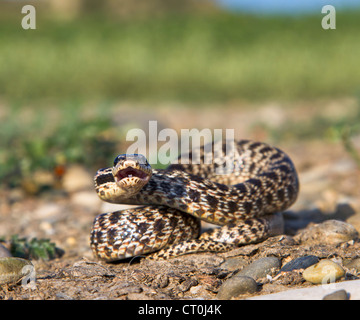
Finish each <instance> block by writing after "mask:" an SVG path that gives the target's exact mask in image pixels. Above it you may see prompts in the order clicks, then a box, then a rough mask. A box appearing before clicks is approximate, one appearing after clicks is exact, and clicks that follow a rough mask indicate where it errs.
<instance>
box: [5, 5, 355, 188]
mask: <svg viewBox="0 0 360 320" xmlns="http://www.w3.org/2000/svg"><path fill="white" fill-rule="evenodd" d="M26 4H32V5H34V6H35V8H36V25H37V28H36V30H24V29H22V27H21V20H22V18H23V17H24V14H22V13H21V8H22V7H23V6H24V5H26ZM0 6H1V11H0V121H1V123H0V126H1V127H0V179H1V181H2V182H3V183H5V184H8V185H9V184H10V185H12V184H17V183H18V182H17V179H14V176H17V177H26V176H29V175H31V174H32V173H33V172H34V171H36V170H37V169H38V168H42V169H46V170H57V171H59V172H60V173H59V174H61V168H60V169H59V167H61V166H66V165H68V164H71V163H82V164H85V165H86V166H87V167H89V168H92V169H93V168H96V167H98V166H101V164H102V165H105V164H108V163H109V159H111V158H112V157H113V154H114V152H116V150H117V149H118V148H119V143H121V141H122V140H123V139H124V134H125V131H126V129H127V127H126V125H124V126H119V125H115V124H114V122H113V114H114V107H113V106H114V105H116V104H118V103H119V102H126V103H128V104H130V105H131V104H134V105H136V104H139V103H140V104H141V105H142V106H145V107H146V106H149V108H156V105H157V104H162V105H164V103H167V102H174V101H175V102H177V104H174V103H169V108H176V107H179V106H191V107H192V108H194V107H195V106H196V107H198V108H206V107H207V106H208V105H210V106H211V105H213V104H216V105H217V106H221V105H226V104H229V103H231V104H232V105H236V104H237V102H238V101H241V102H243V101H247V102H249V103H254V102H255V103H257V104H261V103H263V102H265V101H274V100H275V101H283V102H284V101H285V102H286V103H289V104H291V103H293V102H294V101H299V100H301V101H303V100H316V101H318V100H319V99H320V100H321V99H341V98H344V97H345V98H349V97H350V98H352V99H355V100H356V101H357V100H358V97H359V93H360V63H359V57H360V41H359V31H360V11H356V10H351V11H339V12H337V15H336V23H337V29H336V30H323V29H322V28H321V19H322V18H323V14H321V12H320V11H318V12H317V13H314V14H311V15H251V14H244V13H241V12H234V11H228V10H225V9H223V8H221V7H219V6H218V5H217V4H216V3H214V2H211V1H206V0H202V1H200V0H182V1H178V0H146V1H145V0H141V1H133V0H121V1H115V0H104V1H98V0H92V1H90V0H89V1H86V0H51V1H50V0H48V1H1V3H0ZM174 105H175V107H174ZM357 109H358V112H357V113H356V114H355V116H354V114H351V116H349V117H342V118H341V119H333V120H332V122H325V123H324V122H321V119H315V120H314V122H313V123H312V125H313V129H309V128H306V130H309V132H310V135H313V136H317V137H319V131H318V129H316V128H319V127H320V130H322V129H323V128H324V127H329V126H330V127H331V128H335V131H336V130H337V129H339V130H340V131H341V132H343V131H344V130H345V131H346V132H349V130H350V131H351V132H350V134H353V133H354V132H355V133H358V132H359V131H360V129H359V126H358V123H359V122H360V121H359V120H360V110H359V107H358V108H357ZM118 112H119V111H118ZM319 121H320V125H319ZM327 121H328V120H327ZM349 128H350V129H349ZM279 130H281V128H279ZM321 132H322V131H321ZM300 135H301V134H300ZM19 173H20V174H19ZM20 180H21V179H20Z"/></svg>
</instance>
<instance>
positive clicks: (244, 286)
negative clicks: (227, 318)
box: [216, 276, 258, 300]
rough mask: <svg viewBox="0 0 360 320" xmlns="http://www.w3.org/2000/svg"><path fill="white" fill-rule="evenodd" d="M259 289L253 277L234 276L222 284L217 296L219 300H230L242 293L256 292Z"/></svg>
mask: <svg viewBox="0 0 360 320" xmlns="http://www.w3.org/2000/svg"><path fill="white" fill-rule="evenodd" d="M257 290H258V285H257V283H256V281H255V280H254V279H253V278H251V277H246V276H244V277H243V276H233V277H231V278H230V279H228V280H226V281H225V282H224V283H223V284H222V285H221V287H220V288H219V291H218V293H217V296H216V298H217V299H219V300H229V299H231V298H234V297H237V296H239V295H240V294H246V293H254V292H256V291H257Z"/></svg>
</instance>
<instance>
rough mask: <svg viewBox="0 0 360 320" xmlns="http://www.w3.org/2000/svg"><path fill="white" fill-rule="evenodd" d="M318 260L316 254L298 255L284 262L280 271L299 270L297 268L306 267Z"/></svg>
mask: <svg viewBox="0 0 360 320" xmlns="http://www.w3.org/2000/svg"><path fill="white" fill-rule="evenodd" d="M318 262H319V258H318V257H316V256H312V255H310V256H304V257H300V258H297V259H294V260H291V261H290V262H288V263H287V264H285V265H284V266H283V267H282V268H281V269H280V272H282V271H293V270H299V269H306V268H308V267H310V266H312V265H313V264H315V263H318Z"/></svg>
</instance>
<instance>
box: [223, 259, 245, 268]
mask: <svg viewBox="0 0 360 320" xmlns="http://www.w3.org/2000/svg"><path fill="white" fill-rule="evenodd" d="M245 264H246V260H245V259H244V258H242V257H234V258H228V259H226V260H225V262H224V263H222V264H221V268H222V269H226V270H229V271H234V270H237V269H241V268H243V267H244V266H245Z"/></svg>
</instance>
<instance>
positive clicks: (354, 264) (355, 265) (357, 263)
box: [345, 258, 360, 272]
mask: <svg viewBox="0 0 360 320" xmlns="http://www.w3.org/2000/svg"><path fill="white" fill-rule="evenodd" d="M345 266H346V268H348V269H355V270H356V271H358V272H359V271H360V258H355V259H353V260H351V261H348V262H347V263H346V264H345Z"/></svg>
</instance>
